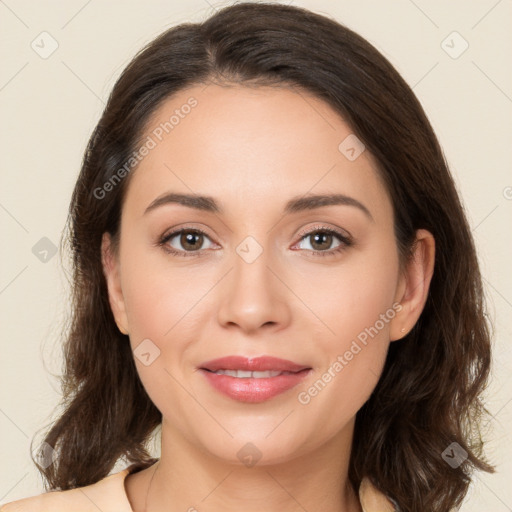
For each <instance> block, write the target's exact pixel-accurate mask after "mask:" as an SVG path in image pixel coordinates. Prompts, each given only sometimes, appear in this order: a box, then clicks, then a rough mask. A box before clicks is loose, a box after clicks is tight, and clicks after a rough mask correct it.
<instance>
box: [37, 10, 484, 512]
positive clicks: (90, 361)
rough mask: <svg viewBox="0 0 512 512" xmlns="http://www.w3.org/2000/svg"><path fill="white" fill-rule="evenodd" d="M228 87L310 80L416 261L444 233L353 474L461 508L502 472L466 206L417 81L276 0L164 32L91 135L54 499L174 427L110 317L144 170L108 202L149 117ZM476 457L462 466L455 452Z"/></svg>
mask: <svg viewBox="0 0 512 512" xmlns="http://www.w3.org/2000/svg"><path fill="white" fill-rule="evenodd" d="M207 83H218V84H221V85H227V84H242V85H251V86H260V85H261V86H263V85H275V86H285V87H298V88H300V89H301V90H303V91H307V92H309V93H312V94H314V95H315V96H316V97H318V98H320V99H322V100H324V101H325V102H326V103H327V104H328V105H329V106H330V107H331V108H332V109H334V110H335V111H336V112H337V113H339V115H340V116H342V117H343V119H344V120H345V121H346V122H347V123H348V124H349V125H350V126H351V128H352V130H353V132H354V133H355V134H356V135H357V137H359V138H360V139H361V140H362V141H363V142H364V144H365V146H366V148H367V149H368V150H369V151H370V152H371V153H372V154H373V155H374V157H375V158H376V161H377V163H378V171H379V174H380V176H381V177H382V179H383V182H384V183H385V186H386V188H387V190H388V192H389V195H390V197H391V199H392V204H393V212H394V226H395V238H396V243H397V247H398V249H399V253H400V255H401V261H402V263H403V262H404V261H406V260H407V258H408V257H410V254H411V247H412V245H413V243H414V239H415V231H416V230H417V229H420V228H424V229H427V230H429V231H430V232H431V233H432V234H433V235H434V237H435V240H436V257H435V265H434V274H433V277H432V281H431V285H430V290H429V294H428V298H427V302H426V305H425V307H424V310H423V312H422V314H421V316H420V318H419V320H418V322H417V323H416V325H415V326H414V328H413V330H412V331H411V332H410V333H409V334H408V335H407V336H406V337H405V338H404V339H403V340H401V341H399V342H396V343H392V344H391V346H390V349H389V352H388V355H387V359H386V363H385V367H384V370H383V373H382V375H381V377H380V380H379V382H378V384H377V386H376V388H375V390H374V391H373V393H372V395H371V396H370V398H369V400H368V401H367V402H366V403H365V404H364V405H363V407H362V408H361V409H360V410H359V411H358V413H357V416H356V425H355V431H354V440H353V448H352V452H351V457H350V462H349V478H350V481H351V483H352V485H353V486H354V487H355V488H356V489H357V488H358V486H359V484H360V482H361V480H362V478H363V477H365V476H366V477H368V478H370V479H371V481H372V482H373V484H374V485H375V486H376V487H377V488H379V489H380V490H381V491H382V492H384V493H385V494H387V495H388V496H390V497H391V498H392V499H393V500H395V502H396V503H397V504H398V505H399V507H400V510H401V511H403V512H409V511H410V512H414V511H425V510H428V511H430V512H446V511H448V510H449V509H450V508H452V507H454V506H456V505H459V504H460V503H461V502H462V500H463V498H464V496H465V495H466V493H467V489H468V486H469V483H470V479H471V474H472V472H473V471H474V470H475V469H479V470H484V471H488V472H493V471H494V468H493V467H492V466H491V465H489V464H488V462H486V461H485V459H484V457H483V454H482V448H483V441H482V435H481V432H482V423H483V419H484V418H485V416H486V415H487V414H488V413H487V411H486V409H485V407H484V405H483V401H482V398H481V395H482V393H483V391H484V389H485V387H486V384H487V379H488V374H489V370H490V334H491V326H490V324H488V322H487V319H486V314H485V303H484V295H483V289H482V279H481V275H480V271H479V267H478V260H477V255H476V251H475V247H474V242H473V239H472V236H471V232H470V229H469V226H468V222H467V219H466V217H465V214H464V209H463V207H462V204H461V201H460V199H459V197H458V193H457V190H456V187H455V184H454V181H453V178H452V177H451V175H450V172H449V169H448V167H447V164H446V161H445V159H444V156H443V153H442V150H441V148H440V146H439V143H438V141H437V138H436V136H435V134H434V132H433V130H432V127H431V125H430V123H429V121H428V119H427V117H426V115H425V113H424V111H423V109H422V107H421V105H420V103H419V101H418V100H417V98H416V97H415V95H414V94H413V92H412V90H411V88H410V87H409V86H408V85H407V84H406V83H405V81H404V80H403V79H402V78H401V76H400V75H399V73H398V72H397V71H396V70H395V69H394V67H393V66H392V65H391V64H390V63H389V62H388V60H387V59H386V58H385V57H383V56H382V55H381V54H380V53H379V52H378V51H377V50H376V49H375V48H374V47H373V46H372V45H371V44H370V43H369V42H368V41H366V40H365V39H363V38H362V37H361V36H359V35H357V34H356V33H354V32H353V31H352V30H350V29H348V28H346V27H345V26H343V25H341V24H340V23H338V22H337V21H335V20H333V19H330V18H329V17H327V16H324V15H320V14H316V13H313V12H311V11H309V10H307V9H304V8H299V7H293V6H286V5H280V4H275V3H274V4H269V3H251V2H246V3H239V4H235V5H232V6H228V7H225V8H223V9H222V10H220V11H218V12H217V13H215V14H213V15H212V16H210V17H209V18H208V19H206V20H205V21H204V22H201V23H194V24H192V23H184V24H181V25H178V26H176V27H172V28H170V29H169V30H167V31H165V32H164V33H162V34H161V35H159V36H158V37H157V38H156V39H154V40H153V41H152V42H150V43H149V44H148V45H147V46H146V47H145V48H144V49H142V50H141V51H140V52H139V53H138V54H137V55H136V56H135V58H134V59H133V60H132V61H131V62H130V63H129V65H128V66H127V67H126V68H125V70H124V71H123V72H122V74H121V76H120V77H119V79H118V80H117V82H116V84H115V86H114V88H113V91H112V93H111V95H110V97H109V99H108V103H107V105H106V107H105V109H104V112H103V114H102V116H101V118H100V120H99V122H98V124H97V126H96V128H95V129H94V132H93V133H92V136H91V137H90V140H89V142H88V145H87V148H86V151H85V155H84V158H83V162H82V167H81V171H80V174H79V176H78V179H77V182H76V186H75V188H74V191H73V194H72V198H71V203H70V207H69V215H68V219H67V222H66V229H65V232H63V238H62V239H61V244H63V245H65V248H66V249H68V250H69V251H70V254H71V262H72V273H73V277H72V279H73V282H72V311H71V319H70V321H69V324H68V326H67V327H66V332H65V340H64V349H63V351H64V363H65V365H64V372H63V375H62V376H61V386H62V394H63V398H62V402H61V404H60V405H61V406H62V412H59V417H58V418H57V419H56V420H55V421H54V422H52V424H51V425H50V428H48V430H47V431H46V434H45V438H44V442H46V443H48V444H49V445H50V446H51V447H53V448H54V449H55V451H56V453H57V457H56V459H55V462H54V463H53V464H50V465H49V466H47V467H45V468H40V467H39V465H38V464H37V462H35V461H34V462H35V463H36V465H37V466H38V468H39V470H40V471H41V473H42V475H43V477H44V479H45V487H46V489H47V490H66V489H70V488H75V487H80V486H85V485H89V484H91V483H94V482H97V481H99V480H100V479H102V478H104V477H105V476H107V475H108V474H109V473H110V472H111V470H112V469H113V467H114V465H115V464H116V462H117V461H118V460H119V458H120V457H124V458H126V459H127V460H128V461H130V462H131V463H135V464H137V467H138V468H139V467H140V469H143V468H145V467H148V466H149V465H151V464H153V463H154V462H155V461H156V459H154V458H152V457H151V456H150V454H149V452H148V449H147V443H148V441H149V440H150V439H151V436H152V435H153V433H154V430H155V428H157V427H158V426H159V425H160V424H161V421H162V415H161V413H160V411H159V410H158V409H157V408H156V407H155V405H154V404H153V403H152V402H151V400H150V398H149V396H148V395H147V394H146V391H145V389H144V388H143V386H142V383H141V381H140V379H139V376H138V374H137V371H136V367H135V364H134V359H133V354H132V351H131V349H130V343H129V340H128V337H127V336H126V335H124V334H122V333H121V332H120V331H119V330H118V328H117V326H116V323H115V321H114V317H113V315H112V311H111V309H110V305H109V300H108V294H107V286H106V281H105V277H104V274H103V270H102V262H101V254H100V252H101V251H100V247H101V240H102V234H103V233H105V232H109V233H110V234H111V235H112V237H113V239H114V242H117V241H118V237H119V228H120V215H121V208H122V205H123V199H124V197H125V195H126V190H127V187H128V185H129V183H130V178H131V176H132V175H133V172H134V171H133V170H132V172H130V173H128V174H127V176H126V177H125V178H123V179H122V180H121V182H120V183H119V184H117V186H115V187H113V189H112V190H111V191H110V192H109V193H108V194H107V195H106V196H105V197H103V198H98V194H97V193H95V191H97V190H99V189H100V188H101V187H102V186H103V185H104V184H105V183H106V182H108V181H109V180H111V179H112V177H113V176H114V175H115V174H116V173H118V172H119V169H121V168H122V167H123V165H124V164H125V162H127V161H128V160H129V159H130V156H131V155H132V153H133V151H134V150H136V148H137V145H138V144H139V143H140V139H141V136H142V134H143V131H144V127H145V126H146V123H147V122H148V119H149V118H150V116H151V114H152V113H154V112H155V110H156V109H157V108H158V107H159V106H160V105H161V103H162V102H163V101H165V100H167V99H168V98H169V97H170V96H172V95H173V94H175V93H176V92H178V91H180V90H182V89H185V88H186V87H189V86H193V85H197V84H207ZM451 443H458V445H459V446H460V447H461V448H462V449H463V450H465V451H466V452H467V454H468V455H467V458H466V459H465V460H464V461H463V462H462V463H461V464H460V466H458V467H456V468H452V467H451V466H450V465H449V464H447V463H446V462H445V460H443V456H442V454H443V452H444V451H445V449H446V448H447V447H448V446H449V445H451Z"/></svg>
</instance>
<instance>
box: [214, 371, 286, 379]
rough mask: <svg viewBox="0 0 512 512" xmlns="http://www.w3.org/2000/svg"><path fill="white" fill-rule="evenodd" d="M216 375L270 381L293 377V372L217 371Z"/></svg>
mask: <svg viewBox="0 0 512 512" xmlns="http://www.w3.org/2000/svg"><path fill="white" fill-rule="evenodd" d="M214 373H216V374H218V375H228V376H229V377H237V378H239V379H250V378H253V379H268V378H270V377H277V376H278V375H291V374H292V372H280V371H278V370H267V371H262V372H250V371H246V370H217V371H215V372H214Z"/></svg>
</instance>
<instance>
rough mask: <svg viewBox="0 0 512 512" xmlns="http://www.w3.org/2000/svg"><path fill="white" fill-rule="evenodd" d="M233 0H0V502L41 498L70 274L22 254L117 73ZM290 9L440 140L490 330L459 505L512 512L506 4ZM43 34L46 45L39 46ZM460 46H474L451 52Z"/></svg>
mask: <svg viewBox="0 0 512 512" xmlns="http://www.w3.org/2000/svg"><path fill="white" fill-rule="evenodd" d="M229 3H230V2H217V3H215V2H213V1H211V2H208V1H206V0H193V1H188V2H186V1H184V0H175V1H161V0H160V1H159V0H144V1H138V2H135V1H131V2H125V1H119V0H116V1H108V2H107V1H104V0H103V1H102V0H89V1H87V0H72V1H68V2H57V1H44V2H43V1H42V2H33V1H28V0H0V34H1V36H0V37H1V39H2V45H1V47H0V52H1V54H0V56H1V59H2V65H1V67H0V109H1V130H2V131H1V141H2V142H1V152H0V158H1V163H2V168H1V188H0V222H1V236H2V261H1V266H0V309H1V315H2V316H1V326H2V345H1V358H0V364H1V368H0V372H1V376H2V385H1V396H0V431H1V433H2V435H1V453H0V503H5V502H8V501H13V500H15V499H19V498H22V497H25V496H29V495H33V494H39V493H40V492H42V481H41V480H40V477H39V474H38V472H37V470H36V469H35V468H34V467H33V464H32V462H31V460H30V457H29V452H30V440H31V438H32V437H33V435H34V434H35V432H36V431H37V430H39V429H41V428H42V427H43V426H44V425H46V424H47V423H48V422H49V420H50V419H51V414H52V411H53V408H54V407H55V406H56V404H57V403H58V400H59V383H58V380H57V378H56V376H57V375H58V373H59V371H60V364H61V353H60V340H59V333H60V329H61V326H62V323H63V322H64V319H65V314H66V311H67V293H68V291H67V283H66V277H65V273H64V272H63V270H62V269H61V263H60V259H59V255H58V254H57V255H55V256H54V257H50V256H51V253H49V255H48V261H46V262H44V261H41V260H40V259H39V258H38V257H36V255H35V254H34V253H33V252H32V248H33V247H34V246H35V245H36V244H37V243H38V242H39V241H40V240H41V239H42V238H43V237H47V238H48V239H49V240H50V241H51V242H52V243H53V244H54V245H56V246H58V245H59V239H60V235H61V231H62V229H63V226H64V222H65V219H66V215H67V208H68V203H69V199H70V195H71V191H72V188H73V185H74V182H75V179H76V176H77V173H78V170H79V166H80V162H81V158H82V153H83V150H84V148H85V145H86V142H87V139H88V137H89V135H90V133H91V131H92V129H93V127H94V125H95V123H96V121H97V120H98V118H99V116H100V113H101V111H102V108H103V106H104V103H105V100H106V98H107V96H108V94H109V92H110V90H111V88H112V86H113V84H114V81H115V79H116V78H117V77H118V75H119V73H120V72H121V70H122V69H123V67H124V66H125V65H126V64H127V63H128V61H129V60H130V59H131V58H132V57H133V55H134V54H135V53H136V52H137V51H138V50H139V49H140V48H141V47H142V46H143V44H145V43H146V42H148V41H150V40H151V39H153V38H154V37H155V36H156V35H157V34H159V33H160V32H162V31H163V30H164V29H166V28H168V27H170V26H171V25H175V24H177V23H180V22H184V21H200V20H203V19H204V18H205V17H207V16H208V15H210V14H212V13H213V11H214V9H216V8H218V7H221V6H224V5H227V4H229ZM286 3H290V2H286ZM292 3H294V4H295V5H299V6H304V7H307V8H310V9H312V10H314V11H316V12H319V13H324V14H327V15H329V16H331V17H334V18H335V19H337V20H338V21H340V22H342V23H344V24H346V25H347V26H349V27H350V28H352V29H354V30H355V31H357V32H359V33H360V34H361V35H363V36H364V37H366V38H367V39H368V40H369V41H370V42H371V43H373V44H374V45H375V46H376V47H377V48H378V49H379V50H380V51H381V52H383V53H384V55H385V56H386V57H387V58H388V59H390V61H391V62H392V63H393V64H394V65H395V66H396V68H397V69H398V71H399V72H400V73H401V74H402V75H403V76H404V78H405V79H406V80H407V82H408V83H409V84H410V85H411V86H412V87H413V88H414V91H415V93H416V94H417V96H418V97H419V99H420V101H421V102H422V104H423V106H424V108H425V110H426V112H427V114H428V116H429V118H430V120H431V122H432V124H433V126H434V129H435V130H436V132H437V134H438V137H439V139H440V142H441V145H442V147H443V149H444V152H445V154H446V158H447V160H448V162H449V164H450V166H451V169H452V172H453V174H454V176H455V179H456V181H457V184H458V187H459V190H460V193H461V196H462V198H463V201H464V203H465V205H466V208H467V214H468V217H469V220H470V223H471V226H472V229H473V234H474V236H475V240H476V243H477V246H478V250H479V254H480V261H481V265H482V272H483V275H484V277H485V284H486V288H487V296H488V299H489V309H490V315H491V317H492V318H493V319H494V321H495V326H496V332H495V352H494V375H493V380H492V383H491V386H490V388H489V391H488V394H489V401H488V404H489V410H490V411H491V413H492V414H493V420H492V422H491V425H490V428H491V430H490V434H489V435H490V437H491V439H492V441H491V442H490V444H489V447H488V450H487V453H488V455H489V457H490V458H491V460H492V461H493V462H494V463H496V464H497V467H498V473H497V474H495V475H487V474H478V475H477V476H476V478H475V482H474V484H473V485H472V487H471V490H470V493H469V497H468V499H467V500H466V502H465V504H464V505H463V507H462V509H461V510H463V511H464V512H476V511H482V510H492V511H493V512H505V511H511V510H512V489H511V486H510V481H512V463H511V461H512V435H511V430H512V429H511V423H512V422H511V417H512V386H511V383H512V377H511V373H512V372H511V371H510V370H511V367H512V364H511V353H510V340H511V327H510V321H509V319H510V316H511V314H512V275H511V272H510V261H511V260H512V244H511V241H510V233H511V232H512V230H511V224H512V215H511V210H512V175H511V173H510V169H511V163H512V154H511V151H510V146H511V142H512V116H511V114H512V89H511V84H512V67H511V59H510V55H512V52H511V49H512V48H511V47H512V44H511V43H512V36H511V34H512V30H511V28H512V27H511V26H510V20H511V19H512V4H511V2H510V0H499V1H498V0H479V1H475V2H467V1H463V0H451V1H450V2H445V1H442V0H435V1H426V0H415V1H412V0H386V1H374V2H370V1H368V0H366V1H361V0H358V1H356V0H336V1H326V0H323V1H322V0H320V1H312V0H309V1H306V0H305V1H300V0H295V1H294V2H292ZM43 31H46V32H48V33H49V34H50V36H40V37H38V36H39V34H41V32H43ZM453 31H457V32H458V33H459V34H460V36H461V37H462V38H463V39H461V38H460V37H459V36H457V35H450V34H452V32H453ZM448 36H449V37H448ZM41 37H45V38H46V39H45V44H44V48H45V49H46V51H48V50H49V49H51V44H52V38H53V39H54V40H55V41H56V42H57V43H58V48H57V49H56V50H55V52H54V53H53V54H52V55H50V56H48V57H47V58H46V59H44V58H42V57H41V56H40V53H41V52H43V51H44V50H43V48H42V43H41V42H40V41H41ZM447 37H448V39H446V38H447ZM445 39H446V42H445V43H444V44H442V42H443V40H445ZM34 40H35V43H34V45H36V44H39V47H37V46H36V48H38V51H39V53H37V52H36V51H35V50H34V49H33V48H32V47H31V43H32V41H34ZM464 40H465V41H467V43H468V44H469V47H468V49H467V50H466V51H465V52H464V53H462V54H461V55H460V56H458V57H457V58H452V57H453V56H456V54H458V53H459V52H460V51H461V50H462V49H463V48H464V46H463V45H464V44H465V43H464ZM53 44H55V43H53ZM446 45H449V46H451V47H452V48H449V47H447V46H446ZM445 50H448V51H449V52H451V53H452V56H450V55H449V54H448V53H447V52H446V51H445ZM39 243H44V242H39ZM36 252H37V251H36ZM155 446H156V444H155ZM155 454H157V452H155ZM123 467H124V465H121V466H120V465H118V466H116V470H118V469H122V468H123ZM507 484H508V485H507Z"/></svg>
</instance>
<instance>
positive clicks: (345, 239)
mask: <svg viewBox="0 0 512 512" xmlns="http://www.w3.org/2000/svg"><path fill="white" fill-rule="evenodd" d="M183 232H190V233H195V234H198V233H199V234H201V235H204V236H206V237H208V238H209V236H208V234H207V233H205V232H204V231H203V230H201V229H198V228H186V227H185V228H181V229H178V230H176V231H173V232H171V233H168V234H165V235H164V236H163V237H162V238H161V239H160V240H159V241H158V243H157V245H158V246H160V247H162V249H163V250H164V251H165V252H167V253H168V254H172V255H174V256H182V257H185V258H187V257H195V256H198V255H199V253H200V252H201V251H177V250H175V249H171V248H169V246H168V245H167V242H169V240H171V239H172V238H174V237H175V236H176V235H181V234H182V233H183ZM317 233H326V234H328V235H334V236H335V237H337V238H338V239H339V241H340V242H341V244H340V245H339V246H338V247H335V248H334V249H330V250H328V251H315V250H311V249H302V250H307V251H309V252H311V253H312V255H313V256H320V257H325V256H333V255H334V254H338V253H341V252H342V251H344V250H345V249H347V247H350V246H351V245H353V241H352V239H351V238H350V237H349V236H347V235H344V234H343V233H340V232H339V231H337V230H335V229H332V228H328V227H325V226H316V227H315V228H314V229H312V230H309V231H307V232H302V233H300V240H299V242H301V241H302V240H303V239H304V238H307V237H309V236H311V235H314V234H317Z"/></svg>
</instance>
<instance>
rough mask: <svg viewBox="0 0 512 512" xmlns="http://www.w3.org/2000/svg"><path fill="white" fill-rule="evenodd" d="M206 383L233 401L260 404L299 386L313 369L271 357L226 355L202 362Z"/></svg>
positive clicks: (201, 368)
mask: <svg viewBox="0 0 512 512" xmlns="http://www.w3.org/2000/svg"><path fill="white" fill-rule="evenodd" d="M198 369H199V370H200V372H201V373H202V374H203V375H204V376H205V377H206V380H207V382H208V383H209V384H210V385H211V386H212V387H213V388H214V389H215V390H216V391H218V392H220V393H222V394H223V395H225V396H228V397H229V398H231V399H233V400H237V401H240V402H248V403H259V402H264V401H266V400H270V399H271V398H274V397H275V396H277V395H279V394H281V393H284V392H285V391H288V390H289V389H291V388H293V387H295V386H296V385H297V384H299V383H300V382H301V381H302V380H303V379H304V378H305V377H306V376H307V375H309V373H310V372H311V371H312V368H311V367H309V366H305V365H301V364H297V363H294V362H292V361H288V360H285V359H279V358H275V357H270V356H262V357H256V358H247V357H242V356H228V357H223V358H220V359H214V360H212V361H208V362H206V363H203V364H202V365H201V366H200V367H199V368H198Z"/></svg>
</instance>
